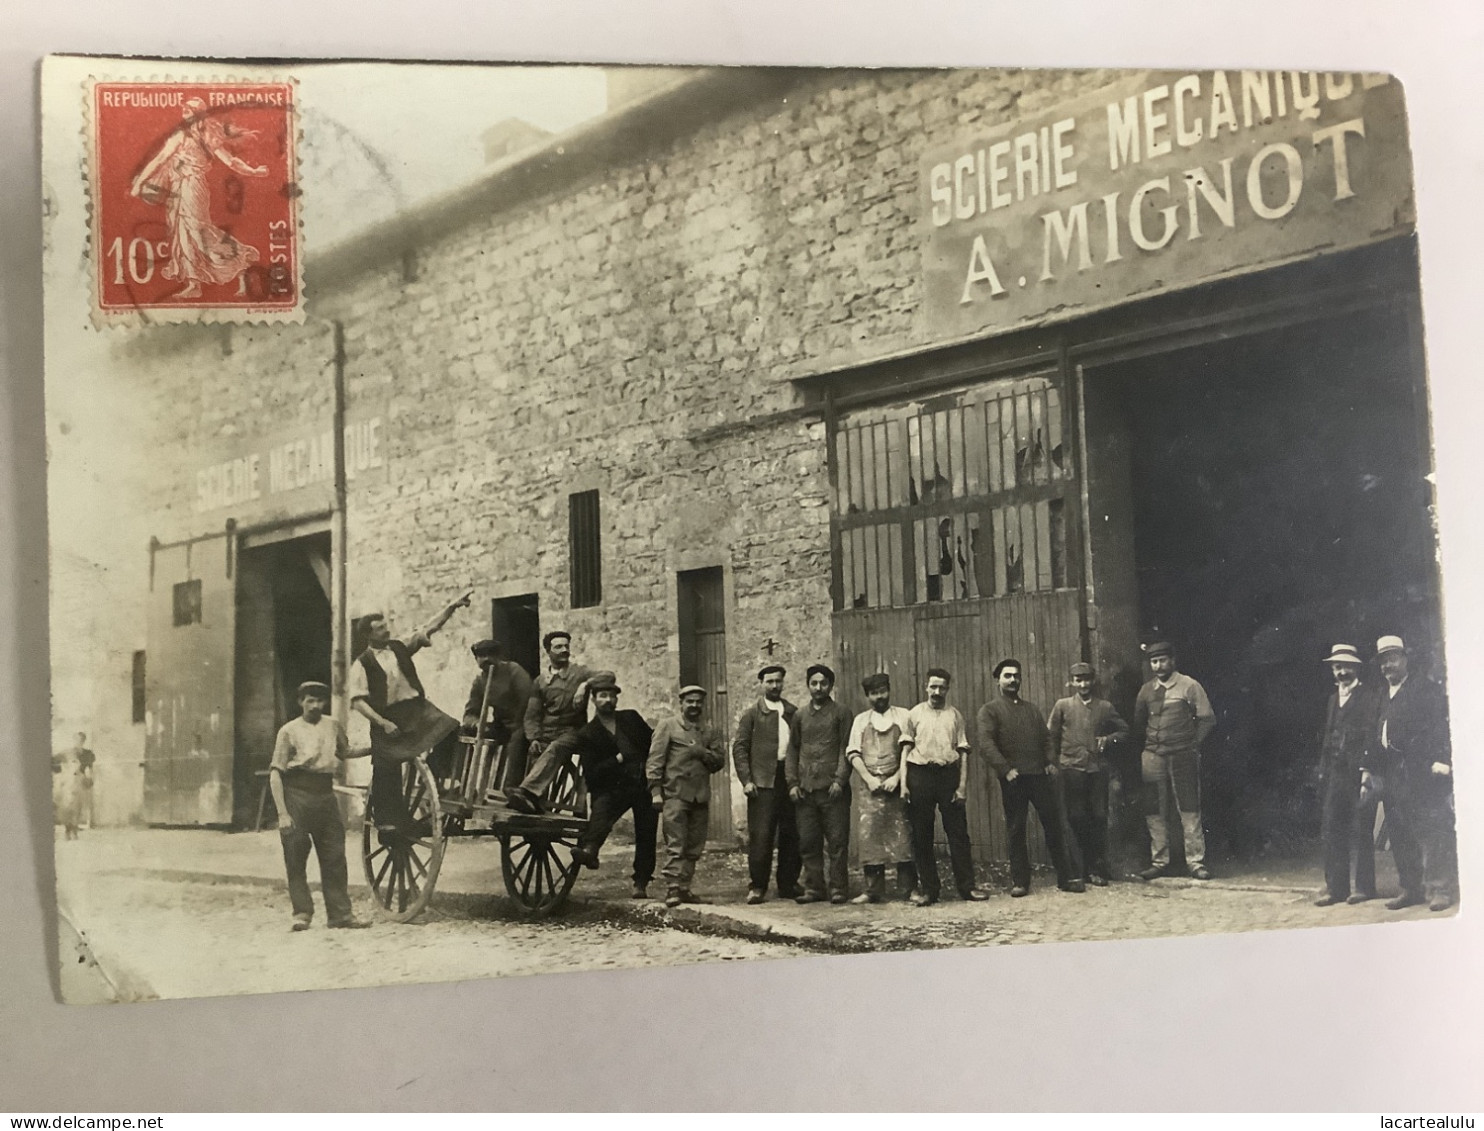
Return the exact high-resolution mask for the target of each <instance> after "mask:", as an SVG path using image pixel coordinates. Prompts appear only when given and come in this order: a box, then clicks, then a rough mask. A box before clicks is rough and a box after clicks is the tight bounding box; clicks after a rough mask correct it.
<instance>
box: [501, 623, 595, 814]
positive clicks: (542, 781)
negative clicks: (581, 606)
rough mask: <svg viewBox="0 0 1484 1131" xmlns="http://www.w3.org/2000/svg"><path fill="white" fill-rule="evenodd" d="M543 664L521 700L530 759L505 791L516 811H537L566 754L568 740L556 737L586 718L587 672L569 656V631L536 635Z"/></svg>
mask: <svg viewBox="0 0 1484 1131" xmlns="http://www.w3.org/2000/svg"><path fill="white" fill-rule="evenodd" d="M541 647H542V648H543V649H544V650H545V652H546V664H547V667H546V670H545V671H544V672H542V673H541V674H540V675H539V676H537V677H536V683H535V686H534V687H533V688H532V690H531V700H530V702H529V703H528V704H527V705H526V723H525V726H526V742H527V744H528V749H529V753H530V757H531V758H533V759H535V760H534V761H533V762H532V763H531V767H530V769H529V770H527V771H526V776H525V777H524V778H523V779H522V780H521V783H520V784H519V785H513V786H511V787H510V788H509V789H507V790H506V791H505V797H506V800H507V801H508V802H509V804H510V807H511V808H512V809H514V810H516V811H517V812H519V813H541V812H544V811H545V809H546V802H545V801H544V800H543V797H544V795H545V793H546V791H547V790H548V789H550V788H551V785H552V783H553V782H555V781H556V779H557V775H558V774H559V773H560V772H561V769H562V766H564V765H565V764H566V763H567V760H568V759H569V757H570V756H571V751H572V744H571V743H570V742H560V743H559V742H558V741H557V740H558V739H561V738H564V737H566V736H568V735H571V734H572V733H574V732H575V731H576V730H577V728H578V727H580V726H582V725H583V724H584V723H586V722H587V681H588V679H589V678H590V677H591V676H592V674H593V673H592V672H591V671H589V670H588V669H587V668H586V667H584V666H583V665H582V664H579V663H575V662H574V661H573V659H572V634H571V633H570V632H567V631H565V630H563V629H557V630H556V631H553V632H548V633H547V634H546V635H545V636H543V637H542V638H541Z"/></svg>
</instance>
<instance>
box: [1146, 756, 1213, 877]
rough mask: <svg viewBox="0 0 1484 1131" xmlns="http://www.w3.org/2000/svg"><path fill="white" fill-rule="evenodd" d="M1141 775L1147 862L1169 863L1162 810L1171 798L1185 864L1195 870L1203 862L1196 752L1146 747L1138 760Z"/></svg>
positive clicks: (1202, 830) (1154, 863)
mask: <svg viewBox="0 0 1484 1131" xmlns="http://www.w3.org/2000/svg"><path fill="white" fill-rule="evenodd" d="M1140 769H1141V770H1142V772H1143V777H1144V821H1145V823H1146V824H1147V825H1148V826H1149V862H1150V864H1152V865H1153V866H1154V867H1156V868H1168V867H1169V865H1170V841H1169V831H1168V829H1167V828H1166V827H1165V812H1166V810H1167V808H1168V806H1169V804H1170V802H1171V801H1172V800H1173V801H1174V803H1175V808H1176V809H1177V810H1179V813H1180V829H1181V832H1182V833H1183V834H1184V837H1185V866H1186V867H1187V868H1189V869H1190V870H1191V871H1195V869H1196V868H1198V867H1200V866H1201V865H1203V864H1204V863H1205V862H1206V831H1205V829H1204V828H1202V826H1201V769H1200V755H1199V754H1197V753H1196V752H1195V751H1194V750H1191V751H1189V752H1187V753H1184V754H1154V753H1151V752H1150V751H1148V750H1146V751H1144V753H1143V756H1142V758H1141V760H1140Z"/></svg>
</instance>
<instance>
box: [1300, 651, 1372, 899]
mask: <svg viewBox="0 0 1484 1131" xmlns="http://www.w3.org/2000/svg"><path fill="white" fill-rule="evenodd" d="M1324 662H1325V663H1326V664H1328V665H1329V666H1330V671H1331V672H1332V673H1333V674H1334V680H1335V690H1334V692H1333V693H1332V694H1331V695H1330V697H1329V707H1328V709H1327V711H1326V712H1325V716H1324V729H1323V730H1322V731H1321V732H1320V735H1319V781H1320V786H1321V788H1322V790H1323V797H1324V810H1323V825H1322V828H1323V839H1324V894H1323V895H1321V896H1320V897H1319V898H1318V899H1316V900H1315V901H1314V903H1315V905H1316V906H1318V907H1329V906H1331V905H1332V904H1336V903H1364V902H1365V901H1366V900H1368V899H1375V898H1376V844H1375V834H1374V830H1375V821H1376V802H1375V800H1374V799H1373V798H1372V796H1371V794H1369V793H1367V795H1366V797H1365V799H1362V796H1361V788H1360V782H1361V773H1362V767H1363V766H1365V765H1366V763H1367V761H1368V760H1369V758H1368V752H1369V749H1370V746H1371V743H1372V742H1373V738H1374V733H1375V729H1376V710H1377V706H1378V702H1377V699H1376V695H1375V692H1374V691H1373V690H1372V689H1371V688H1370V687H1367V686H1366V685H1365V684H1363V683H1362V682H1361V680H1360V673H1361V662H1360V653H1358V652H1357V651H1356V650H1355V647H1354V645H1351V644H1336V645H1335V646H1334V647H1333V648H1332V649H1331V650H1330V654H1329V655H1328V656H1327V657H1326V658H1325V660H1324ZM1352 856H1353V857H1354V862H1355V886H1354V888H1353V889H1352V888H1351V885H1350V864H1351V858H1352Z"/></svg>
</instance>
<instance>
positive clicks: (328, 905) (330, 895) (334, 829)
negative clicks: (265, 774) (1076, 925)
mask: <svg viewBox="0 0 1484 1131" xmlns="http://www.w3.org/2000/svg"><path fill="white" fill-rule="evenodd" d="M334 785H335V783H334V780H333V779H332V778H331V777H330V775H329V774H311V773H305V772H302V771H300V772H295V771H292V770H291V771H289V772H288V773H285V774H284V775H283V804H284V808H285V809H287V810H288V815H289V816H290V817H291V818H293V822H294V827H293V828H291V829H279V830H278V838H279V840H280V841H281V842H282V844H283V867H284V871H285V872H287V873H288V880H289V902H290V903H291V904H292V905H293V908H294V915H295V916H296V917H300V916H302V917H303V918H305V919H309V918H312V917H313V915H314V898H313V896H311V895H310V894H309V878H308V875H307V870H308V866H309V850H310V848H311V847H312V848H313V849H314V853H315V855H316V856H318V857H319V881H320V891H321V893H322V894H323V896H324V900H325V916H326V917H327V918H328V919H329V921H330V922H331V923H339V922H343V921H344V920H346V919H349V918H350V915H351V911H350V889H349V887H348V883H349V876H348V874H347V870H346V864H345V822H344V821H343V820H342V819H341V817H340V806H339V805H338V804H337V803H336V801H335V788H334Z"/></svg>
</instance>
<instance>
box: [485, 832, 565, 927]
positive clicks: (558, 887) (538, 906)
mask: <svg viewBox="0 0 1484 1131" xmlns="http://www.w3.org/2000/svg"><path fill="white" fill-rule="evenodd" d="M575 847H577V834H576V833H562V832H548V831H540V830H533V831H531V832H525V831H512V832H506V833H501V834H500V872H501V873H502V874H503V875H504V877H505V890H506V891H508V892H509V893H510V897H511V898H512V899H514V900H515V901H516V902H517V903H518V904H520V905H521V906H522V907H523V908H525V909H526V911H528V912H529V913H530V914H531V915H532V916H533V917H534V918H537V919H544V918H545V917H546V916H548V915H550V914H551V913H552V912H553V911H555V910H556V909H557V908H559V907H561V905H562V904H563V903H565V902H566V901H567V893H568V892H570V891H571V890H572V885H573V883H575V882H576V880H577V870H578V869H579V868H580V867H581V866H582V865H580V864H578V863H577V862H576V861H575V860H573V859H572V850H573V849H574V848H575Z"/></svg>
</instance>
